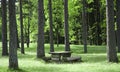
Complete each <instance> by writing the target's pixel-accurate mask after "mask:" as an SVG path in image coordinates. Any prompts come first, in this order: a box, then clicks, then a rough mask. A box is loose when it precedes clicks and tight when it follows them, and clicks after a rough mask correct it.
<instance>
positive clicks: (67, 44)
mask: <svg viewBox="0 0 120 72" xmlns="http://www.w3.org/2000/svg"><path fill="white" fill-rule="evenodd" d="M64 15H65V16H64V30H65V51H70V45H69V24H68V0H64Z"/></svg>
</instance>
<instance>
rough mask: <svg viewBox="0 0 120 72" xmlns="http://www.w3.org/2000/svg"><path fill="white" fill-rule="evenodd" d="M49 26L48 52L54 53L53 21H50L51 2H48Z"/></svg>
mask: <svg viewBox="0 0 120 72" xmlns="http://www.w3.org/2000/svg"><path fill="white" fill-rule="evenodd" d="M48 3H49V4H48V5H49V26H50V34H49V36H50V52H54V43H53V21H52V1H51V0H49V2H48Z"/></svg>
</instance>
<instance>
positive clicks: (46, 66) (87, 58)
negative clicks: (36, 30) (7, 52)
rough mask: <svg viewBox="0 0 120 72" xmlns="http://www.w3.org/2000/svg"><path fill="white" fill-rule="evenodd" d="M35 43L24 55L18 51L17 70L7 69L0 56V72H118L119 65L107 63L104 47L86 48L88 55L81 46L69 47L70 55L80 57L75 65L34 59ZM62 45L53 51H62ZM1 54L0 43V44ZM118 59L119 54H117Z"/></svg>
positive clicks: (3, 59)
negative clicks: (79, 60) (80, 59)
mask: <svg viewBox="0 0 120 72" xmlns="http://www.w3.org/2000/svg"><path fill="white" fill-rule="evenodd" d="M36 46H37V45H36V43H32V44H30V48H27V47H26V48H25V54H21V53H20V49H18V62H19V68H20V69H19V70H9V69H8V61H9V60H8V57H2V56H1V55H0V72H120V63H108V62H107V59H106V58H107V57H106V46H90V45H89V46H88V53H86V54H84V53H83V46H82V45H71V50H72V52H73V53H72V55H73V56H81V57H82V60H83V62H76V63H54V62H50V63H46V62H44V61H43V60H40V59H36V48H37V47H36ZM63 50H64V45H59V47H57V46H56V45H55V51H63ZM45 52H46V56H50V55H49V44H45ZM0 54H1V43H0ZM118 56H119V59H120V54H119V53H118Z"/></svg>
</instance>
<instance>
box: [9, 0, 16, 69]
mask: <svg viewBox="0 0 120 72" xmlns="http://www.w3.org/2000/svg"><path fill="white" fill-rule="evenodd" d="M8 4H9V31H10V33H9V39H10V42H9V68H11V69H18V58H17V33H16V32H17V31H16V29H17V28H16V27H17V26H16V25H17V24H16V16H15V14H16V12H15V0H9V2H8Z"/></svg>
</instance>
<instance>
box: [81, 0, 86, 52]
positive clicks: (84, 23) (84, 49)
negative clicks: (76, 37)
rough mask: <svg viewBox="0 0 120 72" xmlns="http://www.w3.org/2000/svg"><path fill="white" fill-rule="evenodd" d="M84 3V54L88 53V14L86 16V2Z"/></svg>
mask: <svg viewBox="0 0 120 72" xmlns="http://www.w3.org/2000/svg"><path fill="white" fill-rule="evenodd" d="M82 1H83V12H82V21H83V26H82V27H83V31H82V32H83V33H82V38H83V44H84V53H87V18H86V17H87V14H86V1H85V0H82Z"/></svg>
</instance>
